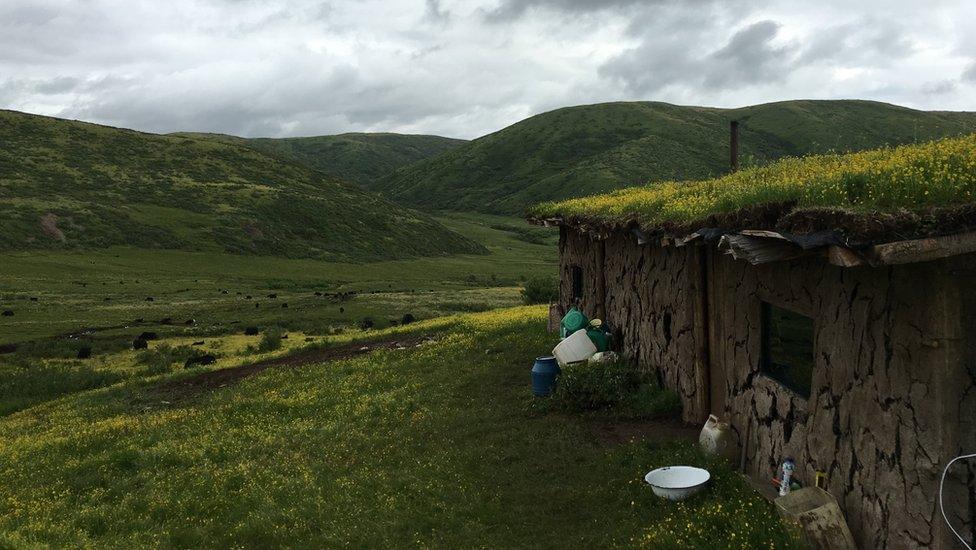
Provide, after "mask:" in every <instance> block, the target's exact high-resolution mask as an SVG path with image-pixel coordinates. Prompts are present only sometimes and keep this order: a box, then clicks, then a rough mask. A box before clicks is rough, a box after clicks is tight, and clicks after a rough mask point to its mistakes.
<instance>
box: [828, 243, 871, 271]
mask: <svg viewBox="0 0 976 550" xmlns="http://www.w3.org/2000/svg"><path fill="white" fill-rule="evenodd" d="M827 261H828V262H830V263H831V264H832V265H836V266H838V267H857V266H861V265H868V261H867V260H865V259H864V258H863V257H862V256H861V255H860V254H858V253H857V252H856V251H854V250H851V249H850V248H847V247H845V246H837V245H830V246H829V247H827Z"/></svg>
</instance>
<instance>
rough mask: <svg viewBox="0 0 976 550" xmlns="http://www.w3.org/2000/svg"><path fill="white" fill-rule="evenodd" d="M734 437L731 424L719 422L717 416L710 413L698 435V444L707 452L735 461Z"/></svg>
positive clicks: (736, 448)
mask: <svg viewBox="0 0 976 550" xmlns="http://www.w3.org/2000/svg"><path fill="white" fill-rule="evenodd" d="M735 439H736V437H735V434H734V433H733V432H732V426H730V425H729V423H728V422H719V419H718V417H717V416H715V415H714V414H711V415H708V420H707V421H706V422H705V427H703V428H702V431H701V435H699V436H698V444H699V445H700V446H701V448H702V450H703V451H705V452H706V453H708V454H712V455H717V456H721V457H724V458H726V459H728V460H730V461H735V460H736V457H737V456H738V454H739V452H738V445H736V442H735Z"/></svg>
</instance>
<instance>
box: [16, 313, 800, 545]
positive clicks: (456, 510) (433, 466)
mask: <svg viewBox="0 0 976 550" xmlns="http://www.w3.org/2000/svg"><path fill="white" fill-rule="evenodd" d="M544 325H545V310H544V308H543V307H529V308H518V309H511V310H502V311H496V312H490V313H478V314H468V315H466V316H460V317H453V318H445V319H439V320H433V321H423V322H420V323H417V324H415V325H413V326H411V327H409V328H403V327H398V328H395V329H388V330H387V331H386V332H382V333H377V332H374V333H373V334H371V335H369V336H371V337H384V338H389V337H391V336H393V332H392V331H400V332H404V331H407V330H409V331H411V332H412V333H422V334H427V335H431V336H433V337H434V338H435V340H434V341H433V342H431V343H427V344H423V345H421V346H420V347H410V348H408V349H404V350H395V351H394V350H390V351H380V352H374V353H373V354H370V355H364V356H360V357H358V358H354V359H348V360H342V361H338V362H332V363H324V364H312V365H306V366H302V367H295V368H276V369H272V370H269V371H266V372H264V373H262V374H259V375H255V376H252V377H250V378H245V379H243V380H241V381H239V383H231V384H228V385H226V387H219V388H208V389H206V390H204V391H190V392H187V393H180V391H179V390H173V389H170V390H168V391H167V390H163V389H162V387H161V386H160V384H164V383H168V382H171V381H173V380H174V379H185V378H186V377H187V376H192V373H188V372H186V371H184V370H182V369H180V370H177V371H176V372H173V373H168V374H162V375H159V376H155V377H149V378H145V377H143V378H123V379H121V380H120V381H119V382H117V383H114V384H112V385H110V386H107V387H104V388H100V389H94V390H88V391H80V392H75V393H73V394H70V395H66V396H64V397H62V398H59V399H55V400H52V401H49V402H46V403H42V404H37V405H35V406H33V407H30V408H28V409H26V410H22V411H20V412H17V413H14V414H10V415H7V416H6V417H3V418H0V449H2V452H0V478H2V479H3V483H2V484H0V546H5V547H32V546H55V547H64V546H72V547H75V546H81V547H98V548H107V547H117V548H123V547H125V548H131V547H135V546H140V547H142V546H153V547H172V548H186V547H200V546H206V547H238V548H266V547H271V546H299V547H322V546H326V547H331V546H352V547H446V548H456V547H486V548H514V547H531V548H566V547H594V546H598V547H606V546H644V547H654V548H756V547H763V548H787V547H792V546H794V541H793V539H792V537H791V534H790V532H789V531H788V530H787V529H786V528H785V527H784V526H783V525H782V524H781V523H780V522H779V520H778V519H777V518H776V516H775V513H774V511H773V510H772V507H771V505H769V504H768V503H766V502H765V501H764V500H762V499H761V498H760V497H759V496H757V495H756V494H755V493H754V492H752V490H751V489H749V487H748V485H747V484H746V483H745V482H744V481H743V480H742V478H741V477H739V475H738V474H735V473H733V472H731V471H730V470H729V469H728V467H726V466H723V465H721V464H719V463H717V462H715V461H713V460H709V459H706V458H704V457H702V456H701V455H700V454H699V453H698V451H697V450H695V449H694V448H693V447H691V446H688V445H684V444H677V443H666V442H662V441H654V440H641V441H633V442H623V443H622V444H617V443H610V442H607V441H604V440H603V439H601V438H600V437H598V432H597V431H596V429H595V427H596V426H597V425H598V424H596V423H594V422H593V420H592V419H591V418H590V417H589V416H588V415H581V414H575V415H573V414H565V413H561V414H548V413H545V412H541V411H540V409H539V408H538V407H537V406H535V400H534V398H532V397H531V396H530V393H529V368H530V366H531V362H532V359H533V357H535V356H536V355H538V354H540V353H543V352H544V351H545V350H547V349H548V348H549V347H550V346H551V345H552V344H553V342H554V336H552V335H550V334H546V333H545V332H544V330H543V329H544ZM362 336H363V335H361V334H345V335H341V336H335V337H331V338H330V339H329V341H330V342H332V343H340V342H343V341H348V340H350V339H353V338H360V337H362ZM238 344H239V342H238ZM238 344H234V343H233V342H227V343H225V344H224V345H225V346H231V347H233V346H234V345H238ZM319 345H321V344H319ZM106 359H107V364H108V365H110V366H111V365H115V366H114V367H109V368H116V369H118V370H120V371H121V370H124V369H126V368H131V367H130V366H128V363H129V362H130V361H131V355H130V353H129V352H119V353H118V354H114V355H110V356H109V357H107V358H106ZM208 368H211V367H205V369H208ZM674 463H685V464H697V465H702V466H705V467H707V468H709V469H710V471H711V472H712V473H713V481H712V483H711V485H710V486H709V488H707V489H706V490H705V491H704V492H703V493H702V494H700V495H697V496H695V497H693V498H692V499H690V500H688V501H686V502H684V503H680V504H674V503H668V502H665V501H662V500H659V499H658V498H657V497H655V496H653V494H652V493H651V491H650V490H649V488H648V487H646V485H644V483H643V481H642V476H643V474H644V473H646V472H647V471H648V470H650V469H652V468H655V467H659V466H664V465H668V464H674Z"/></svg>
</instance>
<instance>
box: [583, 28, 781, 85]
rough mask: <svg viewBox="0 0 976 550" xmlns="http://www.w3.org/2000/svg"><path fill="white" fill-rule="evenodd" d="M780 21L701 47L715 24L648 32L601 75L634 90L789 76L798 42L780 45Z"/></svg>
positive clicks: (745, 82)
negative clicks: (707, 48)
mask: <svg viewBox="0 0 976 550" xmlns="http://www.w3.org/2000/svg"><path fill="white" fill-rule="evenodd" d="M778 30H779V25H778V24H777V23H775V22H773V21H759V22H756V23H753V24H751V25H748V26H746V27H745V28H742V29H740V30H739V31H737V32H736V33H735V34H734V35H733V36H732V37H731V38H730V39H729V40H728V42H727V43H726V44H724V45H722V46H720V47H717V48H716V49H713V50H711V51H704V52H696V51H695V50H694V49H693V47H694V46H693V45H695V44H700V43H701V42H702V40H703V39H705V38H706V37H707V36H709V35H712V34H714V29H711V28H701V29H699V30H698V31H687V30H686V31H684V32H683V33H675V34H669V35H664V34H660V33H657V32H654V33H651V34H650V35H648V36H647V37H646V38H645V40H644V42H643V43H642V45H641V46H639V47H638V48H635V49H632V50H630V51H628V52H625V53H623V54H621V55H620V56H618V57H616V58H614V59H612V60H610V61H608V62H607V63H606V64H604V65H603V66H601V67H600V74H601V75H602V76H604V77H605V78H609V79H612V80H615V81H618V82H620V83H622V84H623V85H624V86H626V87H627V88H628V89H629V90H631V91H633V92H635V93H639V94H648V93H652V92H656V91H658V90H661V89H663V88H666V87H668V86H671V85H684V86H699V87H704V88H708V89H726V88H735V87H738V86H744V85H751V84H765V83H769V82H773V81H778V80H782V79H783V78H786V76H787V74H788V73H789V70H790V63H791V60H792V56H793V52H794V50H795V47H794V46H792V45H786V46H776V45H774V40H775V39H776V37H777V34H778Z"/></svg>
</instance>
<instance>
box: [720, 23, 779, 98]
mask: <svg viewBox="0 0 976 550" xmlns="http://www.w3.org/2000/svg"><path fill="white" fill-rule="evenodd" d="M778 32H779V25H778V24H777V23H775V22H774V21H759V22H758V23H753V24H752V25H749V26H748V27H746V28H744V29H742V30H740V31H739V32H737V33H735V35H734V36H732V39H731V40H729V43H728V44H727V45H726V46H725V47H723V48H722V49H720V50H718V51H717V52H715V53H714V54H712V55H711V56H709V57H708V59H707V60H706V61H705V67H706V68H707V69H708V70H707V71H706V76H705V81H704V84H705V86H708V87H710V88H725V87H730V86H736V85H741V84H750V83H753V84H755V83H768V82H771V81H776V80H780V79H782V78H785V76H786V75H785V73H786V72H787V71H788V68H789V61H790V59H789V57H790V54H791V51H792V50H793V47H792V46H780V47H777V46H774V45H773V44H772V41H773V40H774V39H775V38H776V35H777V33H778Z"/></svg>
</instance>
